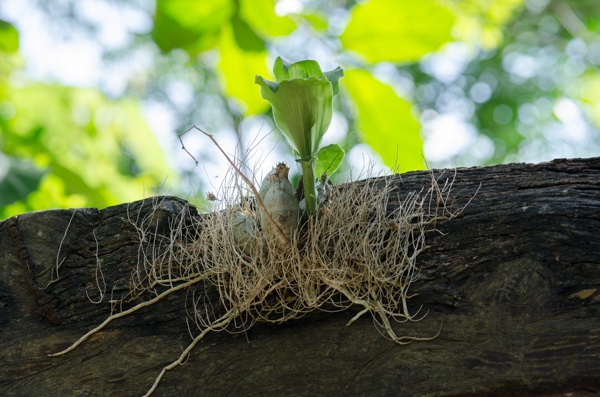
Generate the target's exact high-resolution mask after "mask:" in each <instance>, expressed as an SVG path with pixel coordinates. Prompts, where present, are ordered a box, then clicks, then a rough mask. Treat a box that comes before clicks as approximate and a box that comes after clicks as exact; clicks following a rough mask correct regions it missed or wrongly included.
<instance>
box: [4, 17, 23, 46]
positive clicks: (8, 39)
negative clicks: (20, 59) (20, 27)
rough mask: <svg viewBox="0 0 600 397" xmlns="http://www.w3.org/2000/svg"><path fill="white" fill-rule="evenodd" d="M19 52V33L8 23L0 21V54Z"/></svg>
mask: <svg viewBox="0 0 600 397" xmlns="http://www.w3.org/2000/svg"><path fill="white" fill-rule="evenodd" d="M18 50H19V32H17V29H15V27H14V26H13V25H11V24H10V23H8V22H6V21H3V20H1V19H0V53H2V52H4V53H11V52H17V51H18Z"/></svg>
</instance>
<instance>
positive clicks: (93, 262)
mask: <svg viewBox="0 0 600 397" xmlns="http://www.w3.org/2000/svg"><path fill="white" fill-rule="evenodd" d="M442 173H444V175H445V176H444V177H446V176H447V177H452V176H453V175H454V170H445V171H440V170H436V171H434V175H436V176H440V175H441V174H442ZM430 180H431V174H430V173H428V172H413V173H408V174H404V175H401V176H397V177H396V179H395V181H396V182H395V183H396V184H397V185H398V187H399V190H398V193H397V195H394V197H392V198H391V199H392V200H393V202H396V203H397V202H398V200H401V199H402V198H403V197H404V196H405V195H406V194H408V193H409V192H412V191H415V190H421V188H423V187H426V188H427V187H428V186H429V185H430ZM357 183H360V182H357ZM476 192H477V194H476V195H475V193H476ZM474 195H475V197H474V198H473V196H474ZM450 197H451V198H452V200H453V205H454V206H455V208H459V207H460V206H462V205H464V204H465V203H466V202H467V201H468V200H469V199H471V198H473V199H472V201H471V202H470V204H469V205H468V206H467V207H466V208H465V210H464V212H463V213H462V214H461V215H460V216H459V217H458V218H455V219H453V220H450V221H445V222H442V223H439V224H438V225H437V227H438V229H439V231H440V232H442V234H440V233H438V232H431V233H430V234H429V235H428V241H427V244H428V246H429V248H428V249H427V250H426V251H424V252H423V253H422V254H421V255H420V256H419V260H418V262H419V264H420V266H421V267H422V270H421V278H420V280H419V281H418V282H416V283H414V284H413V289H412V292H414V293H417V294H418V296H417V297H415V298H413V299H412V300H411V301H410V304H411V306H412V307H413V308H417V307H418V306H419V305H423V310H425V311H428V312H429V313H428V315H427V316H426V317H425V319H424V320H422V321H420V322H414V323H405V324H400V325H399V326H398V331H399V332H400V333H402V334H409V335H416V336H431V335H434V334H436V333H437V332H438V330H439V329H440V326H441V332H440V335H439V336H438V337H437V338H436V339H434V340H431V341H424V342H414V343H412V344H410V345H407V346H399V345H396V344H394V343H393V342H391V341H389V340H387V339H385V338H384V337H382V336H381V335H380V334H379V333H378V332H377V330H376V328H375V327H374V326H373V323H372V321H370V319H369V318H368V316H363V317H362V318H361V319H359V320H358V321H356V322H355V323H353V324H352V325H351V326H350V327H345V326H344V325H345V324H346V322H347V321H348V320H349V319H350V318H352V317H353V316H354V315H355V314H356V313H357V311H358V309H357V310H356V311H352V310H349V311H346V312H341V313H335V314H331V313H323V312H315V313H313V314H311V315H308V316H306V317H304V318H302V319H300V320H295V321H291V322H288V323H285V324H283V325H279V326H276V325H269V324H257V325H256V326H254V327H253V328H252V329H250V330H249V331H248V332H246V333H243V334H233V335H232V334H229V333H226V332H221V333H215V334H209V335H208V336H207V337H206V338H205V339H204V341H203V342H201V343H200V344H199V345H198V346H197V347H196V349H195V350H194V351H193V352H192V354H191V356H190V358H189V360H188V361H187V362H186V364H185V365H183V366H181V367H178V368H176V369H175V370H173V371H170V372H168V373H167V375H166V376H165V378H164V379H163V380H162V383H161V384H160V386H159V388H158V389H157V391H156V394H155V395H157V396H172V395H190V396H191V395H202V396H222V395H235V396H250V395H253V396H267V395H269V396H270V395H272V396H280V395H297V396H300V395H306V396H309V395H311V396H312V395H332V396H334V395H344V396H362V395H369V396H424V395H428V396H433V395H435V396H456V395H469V396H506V395H528V396H529V395H531V396H537V395H548V394H552V393H554V394H552V395H556V393H561V392H576V393H577V394H576V395H581V396H583V395H592V393H594V392H599V391H600V237H599V234H600V158H592V159H575V160H555V161H552V162H549V163H543V164H537V165H530V164H509V165H499V166H493V167H480V168H466V169H458V170H456V178H455V182H454V188H453V190H452V193H451V194H450ZM155 207H158V211H157V212H155V213H154V214H153V215H152V209H153V208H155ZM184 208H186V202H184V201H183V200H180V199H177V198H174V197H161V198H152V199H147V200H145V201H141V202H135V203H131V204H124V205H119V206H115V207H110V208H107V209H104V210H97V209H89V208H88V209H76V210H53V211H43V212H34V213H28V214H23V215H20V216H18V217H16V218H11V219H8V220H5V221H2V222H0V349H1V351H2V355H1V356H0V395H2V396H26V395H46V396H65V395H69V396H76V395H81V396H84V395H85V396H134V395H142V394H144V393H145V392H146V390H147V389H148V388H149V387H150V386H151V384H152V383H153V381H154V378H155V376H156V375H157V374H158V372H159V371H160V369H161V368H162V367H163V366H164V365H166V364H168V363H170V362H171V361H173V360H174V359H175V358H177V357H178V355H179V354H180V352H181V349H182V348H184V347H185V346H186V345H187V344H188V343H189V341H190V336H189V334H188V330H187V326H186V320H185V319H186V311H185V304H184V303H185V299H186V296H185V294H184V293H182V294H180V295H178V296H174V297H172V298H171V299H169V300H168V301H166V302H161V303H159V304H158V305H155V306H153V307H152V308H149V309H147V310H142V311H141V312H138V313H136V314H134V315H133V316H130V317H126V318H122V319H119V320H117V321H115V322H114V323H112V324H111V325H109V326H108V327H107V328H106V329H104V330H102V331H101V332H99V333H98V334H96V335H95V336H93V337H92V338H90V339H89V340H88V341H87V342H85V343H84V344H82V345H81V346H79V347H78V348H77V349H75V350H74V351H72V352H70V353H69V354H67V355H65V356H61V357H57V358H50V357H47V354H48V353H53V352H57V351H59V350H61V349H63V348H65V347H67V346H68V345H69V344H70V343H72V342H73V341H75V340H76V339H78V338H79V337H80V336H81V335H82V334H84V333H85V332H87V331H88V330H89V329H91V328H92V327H93V326H95V325H97V324H99V323H100V322H102V321H103V320H104V319H105V318H106V316H107V315H108V314H109V310H110V304H109V303H108V301H109V300H110V299H111V296H112V298H118V297H119V296H121V295H122V294H123V293H124V292H125V291H126V289H127V283H126V282H127V280H128V279H129V277H130V273H131V269H132V268H133V266H134V265H135V264H136V263H137V260H138V246H139V244H138V235H137V232H136V230H135V228H134V227H133V223H135V222H141V221H142V219H145V222H146V225H152V226H154V227H155V230H158V231H159V232H160V233H163V234H167V233H168V231H169V220H170V219H172V217H173V216H174V215H175V214H177V213H179V212H180V211H181V210H182V209H184ZM188 211H189V214H188V216H189V217H190V219H192V218H193V217H195V216H198V215H197V214H196V213H195V212H194V210H193V209H192V208H189V209H188ZM148 216H150V218H147V217H148ZM59 248H60V249H59ZM57 262H58V263H61V265H60V267H59V271H58V281H55V282H53V283H51V284H50V285H48V286H46V285H47V284H48V283H49V281H50V280H52V279H53V278H56V274H55V273H54V274H53V272H52V270H51V269H53V268H55V267H56V263H57ZM98 264H100V266H101V269H102V271H103V273H102V275H103V277H104V282H105V283H106V295H105V296H104V297H103V299H102V300H101V299H100V298H101V296H100V294H99V291H100V290H102V289H103V286H104V284H103V283H102V278H101V279H100V281H101V282H100V288H98V286H97V285H96V279H97V277H96V276H97V273H96V272H97V269H98ZM100 300H101V302H100V303H93V302H99V301H100Z"/></svg>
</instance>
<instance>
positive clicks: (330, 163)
mask: <svg viewBox="0 0 600 397" xmlns="http://www.w3.org/2000/svg"><path fill="white" fill-rule="evenodd" d="M343 159H344V151H343V150H342V148H341V147H340V145H336V144H335V143H333V144H331V145H327V146H325V147H324V148H322V149H321V150H319V153H317V161H316V162H315V177H316V178H317V179H321V176H322V175H323V174H324V173H327V176H330V175H331V174H333V173H334V172H335V171H336V170H337V169H338V168H339V166H340V164H342V160H343Z"/></svg>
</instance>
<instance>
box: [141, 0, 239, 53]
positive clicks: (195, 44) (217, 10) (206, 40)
mask: <svg viewBox="0 0 600 397" xmlns="http://www.w3.org/2000/svg"><path fill="white" fill-rule="evenodd" d="M233 11H234V7H233V1H232V0H210V1H195V0H158V1H157V3H156V13H155V15H154V28H153V30H152V38H153V39H154V41H155V42H156V44H157V45H158V46H159V47H160V49H161V50H163V51H170V50H172V49H174V48H183V49H185V50H187V51H188V52H189V53H191V54H196V53H199V52H201V51H204V50H207V49H210V48H212V47H214V46H215V45H217V43H218V39H219V32H220V30H221V26H222V25H223V24H224V23H226V22H227V21H229V19H230V18H231V16H232V15H233Z"/></svg>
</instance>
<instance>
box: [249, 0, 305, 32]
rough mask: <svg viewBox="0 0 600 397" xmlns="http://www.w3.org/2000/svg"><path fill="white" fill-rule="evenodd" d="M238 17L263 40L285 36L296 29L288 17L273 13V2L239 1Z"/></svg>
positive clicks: (259, 0)
mask: <svg viewBox="0 0 600 397" xmlns="http://www.w3.org/2000/svg"><path fill="white" fill-rule="evenodd" d="M240 17H241V18H242V19H244V20H245V21H246V22H247V23H248V24H249V25H250V26H251V27H252V29H254V31H256V32H257V33H258V34H259V35H260V36H261V37H262V38H263V39H267V38H270V37H273V36H275V37H277V36H285V35H288V34H290V33H292V32H293V31H294V29H296V24H295V23H294V22H293V21H292V20H291V19H290V18H289V17H280V16H279V15H277V14H276V13H275V2H274V1H273V0H240Z"/></svg>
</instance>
